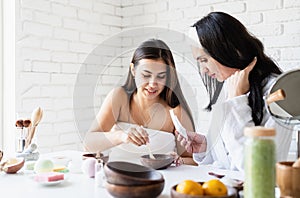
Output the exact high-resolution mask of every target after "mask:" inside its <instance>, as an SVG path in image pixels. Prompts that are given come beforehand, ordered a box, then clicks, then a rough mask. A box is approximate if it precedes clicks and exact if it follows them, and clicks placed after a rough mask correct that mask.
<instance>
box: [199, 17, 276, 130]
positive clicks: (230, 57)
mask: <svg viewBox="0 0 300 198" xmlns="http://www.w3.org/2000/svg"><path fill="white" fill-rule="evenodd" d="M193 27H196V30H197V34H198V37H199V41H200V43H201V45H202V47H203V48H204V50H205V51H206V52H207V53H208V54H209V55H210V56H211V57H213V58H214V59H215V60H217V61H218V62H219V63H221V64H222V65H224V66H226V67H230V68H237V69H241V70H242V69H245V68H246V66H248V65H249V63H250V62H251V61H252V60H253V58H254V57H257V62H256V65H255V67H254V69H253V70H252V71H251V72H250V74H249V83H250V93H249V96H248V99H249V105H250V107H251V109H252V118H253V121H254V123H255V125H259V124H260V123H261V121H262V119H263V108H264V101H263V93H262V88H263V86H264V84H263V81H264V79H266V78H267V77H269V76H270V75H271V74H280V73H281V70H280V69H279V67H278V66H277V65H276V64H275V63H274V61H272V60H271V58H269V57H268V56H267V55H266V54H265V53H264V46H263V44H262V42H261V41H260V40H258V39H257V38H256V37H255V36H254V35H251V34H250V33H249V32H248V31H247V29H246V27H245V26H244V25H243V24H242V23H241V22H239V21H238V20H237V19H235V18H234V17H232V16H230V15H229V14H226V13H223V12H211V13H210V14H208V15H207V16H205V17H203V18H202V19H200V20H199V21H197V22H196V23H195V24H194V25H193Z"/></svg>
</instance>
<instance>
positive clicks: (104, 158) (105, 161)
mask: <svg viewBox="0 0 300 198" xmlns="http://www.w3.org/2000/svg"><path fill="white" fill-rule="evenodd" d="M90 157H92V158H95V159H101V160H103V163H104V164H106V163H107V162H108V159H109V156H104V155H103V154H102V153H100V154H98V155H97V153H84V154H83V155H82V159H83V160H85V159H87V158H90Z"/></svg>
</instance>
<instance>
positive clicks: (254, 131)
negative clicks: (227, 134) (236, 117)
mask: <svg viewBox="0 0 300 198" xmlns="http://www.w3.org/2000/svg"><path fill="white" fill-rule="evenodd" d="M275 134H276V131H275V129H274V128H267V127H262V126H253V127H245V129H244V135H245V136H247V137H258V136H275Z"/></svg>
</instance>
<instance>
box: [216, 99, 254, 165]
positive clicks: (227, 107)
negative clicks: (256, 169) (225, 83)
mask: <svg viewBox="0 0 300 198" xmlns="http://www.w3.org/2000/svg"><path fill="white" fill-rule="evenodd" d="M223 104H224V105H223V108H224V109H223V110H224V124H223V128H222V129H221V136H222V139H223V141H224V146H225V148H226V150H227V153H228V158H229V160H230V169H238V170H243V166H244V142H245V137H244V128H245V127H246V126H254V122H253V121H252V115H251V108H250V106H249V105H248V97H247V95H241V96H238V97H235V98H232V99H229V100H227V101H225V102H224V103H223Z"/></svg>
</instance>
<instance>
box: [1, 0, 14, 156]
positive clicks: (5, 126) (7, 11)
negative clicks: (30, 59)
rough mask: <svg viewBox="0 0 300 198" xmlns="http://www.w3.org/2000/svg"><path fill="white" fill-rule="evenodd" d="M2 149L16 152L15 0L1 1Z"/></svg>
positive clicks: (9, 153) (6, 152) (11, 152)
mask: <svg viewBox="0 0 300 198" xmlns="http://www.w3.org/2000/svg"><path fill="white" fill-rule="evenodd" d="M0 13H1V16H0V35H1V36H0V42H1V49H0V66H1V69H0V90H1V95H0V112H1V113H0V118H1V119H0V149H1V150H3V151H4V154H6V155H11V154H13V153H14V148H15V141H14V130H15V126H14V124H15V1H11V0H2V1H1V3H0Z"/></svg>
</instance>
